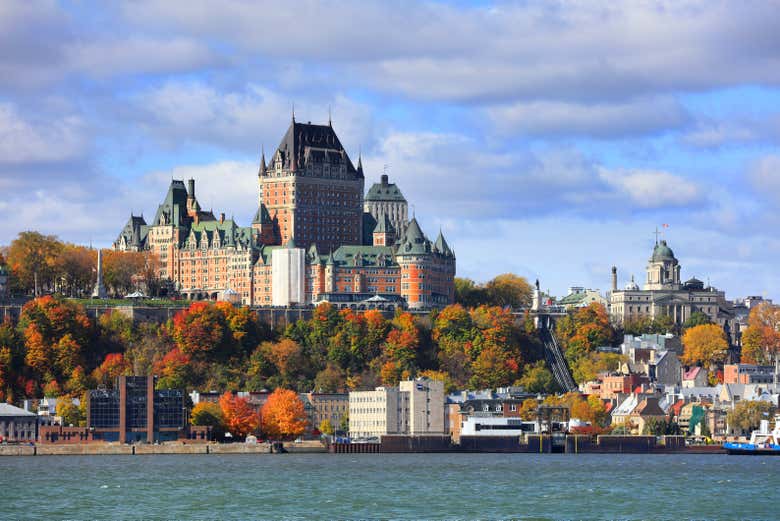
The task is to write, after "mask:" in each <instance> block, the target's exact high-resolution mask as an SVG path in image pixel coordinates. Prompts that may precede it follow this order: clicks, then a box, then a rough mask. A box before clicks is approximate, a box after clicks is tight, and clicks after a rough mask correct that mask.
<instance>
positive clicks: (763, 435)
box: [723, 419, 780, 456]
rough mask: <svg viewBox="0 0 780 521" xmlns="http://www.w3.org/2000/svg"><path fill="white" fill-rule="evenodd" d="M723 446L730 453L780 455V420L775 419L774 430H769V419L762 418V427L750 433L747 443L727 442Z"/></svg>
mask: <svg viewBox="0 0 780 521" xmlns="http://www.w3.org/2000/svg"><path fill="white" fill-rule="evenodd" d="M723 448H724V449H726V452H728V453H729V454H749V455H763V456H780V421H779V420H778V419H775V428H774V430H772V431H770V430H769V420H761V427H760V428H759V429H758V430H755V431H753V432H752V433H751V434H750V441H749V442H747V443H739V442H730V441H729V442H726V443H724V444H723Z"/></svg>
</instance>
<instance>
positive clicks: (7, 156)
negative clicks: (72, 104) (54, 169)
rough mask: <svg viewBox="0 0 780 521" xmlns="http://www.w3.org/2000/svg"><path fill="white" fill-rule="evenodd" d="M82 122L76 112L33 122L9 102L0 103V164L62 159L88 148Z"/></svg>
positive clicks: (73, 156) (67, 158) (83, 151)
mask: <svg viewBox="0 0 780 521" xmlns="http://www.w3.org/2000/svg"><path fill="white" fill-rule="evenodd" d="M87 143H88V141H87V138H86V136H85V125H84V122H83V121H82V119H81V118H80V117H78V116H75V115H66V116H62V117H60V118H57V119H55V120H53V121H37V122H32V121H29V120H27V119H25V118H24V117H23V116H22V115H21V114H19V111H18V110H17V109H16V107H15V106H14V105H12V104H10V103H0V163H25V162H35V163H43V162H52V161H64V160H69V159H73V158H76V157H79V156H81V155H82V154H84V153H85V151H86V149H87V146H88V145H87Z"/></svg>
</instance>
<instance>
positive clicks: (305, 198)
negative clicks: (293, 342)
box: [114, 118, 455, 309]
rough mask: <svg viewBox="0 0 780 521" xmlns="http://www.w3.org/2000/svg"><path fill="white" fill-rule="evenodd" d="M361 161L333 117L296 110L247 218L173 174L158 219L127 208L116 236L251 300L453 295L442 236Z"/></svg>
mask: <svg viewBox="0 0 780 521" xmlns="http://www.w3.org/2000/svg"><path fill="white" fill-rule="evenodd" d="M363 188H364V174H363V166H362V161H361V160H360V159H358V164H357V166H354V165H353V163H352V161H351V160H350V158H349V156H348V154H347V152H346V150H345V149H344V147H343V146H342V145H341V142H340V141H339V139H338V136H337V135H336V133H335V131H334V130H333V127H332V125H331V124H330V123H328V125H312V124H310V123H306V124H303V123H298V122H296V121H295V119H294V118H293V121H292V122H291V124H290V127H289V128H288V129H287V132H286V133H285V135H284V137H283V139H282V142H281V143H280V145H279V147H278V148H277V150H276V152H275V153H274V154H273V155H272V156H271V159H270V161H268V162H266V159H265V154H264V153H263V154H262V156H261V160H260V168H259V171H258V194H259V195H258V209H257V212H256V213H255V215H254V218H253V219H252V222H251V225H250V226H240V225H238V224H237V222H236V221H235V220H234V219H233V218H230V219H226V218H225V214H224V213H222V214H220V216H219V218H217V217H215V215H214V213H213V212H212V211H211V210H209V211H204V210H203V209H202V208H201V206H200V203H199V202H198V199H197V197H196V195H195V181H194V180H193V179H190V180H189V181H188V183H187V186H186V187H185V184H184V182H183V181H180V180H172V181H171V184H170V187H169V188H168V192H167V194H166V196H165V198H164V199H163V201H162V203H161V204H160V205H159V207H158V209H157V213H156V214H155V216H154V219H153V220H152V221H151V222H149V223H147V222H146V220H145V219H144V217H143V216H142V215H141V216H136V215H131V216H130V218H129V220H128V221H127V223H126V224H125V227H124V228H123V229H122V231H121V232H120V234H119V236H118V237H117V239H116V241H115V242H114V248H115V249H116V250H120V251H151V252H154V253H155V254H156V255H157V257H158V258H159V276H160V278H162V279H164V280H169V281H171V283H172V286H173V287H175V288H176V290H177V292H178V293H179V294H181V295H183V296H184V297H185V298H189V299H192V300H203V299H210V300H218V299H219V300H224V299H225V295H226V294H230V295H231V296H234V297H236V298H237V299H240V302H241V303H242V304H245V305H253V306H302V305H309V304H313V303H317V302H323V301H328V302H331V303H333V304H335V305H336V306H338V307H352V308H355V309H368V308H379V309H395V308H396V307H409V308H412V309H427V308H433V307H444V306H446V305H448V304H451V303H452V302H453V301H454V298H455V286H454V277H455V255H454V253H453V251H452V249H451V248H450V246H449V245H448V243H447V241H446V240H445V238H444V236H443V235H442V233H441V232H439V235H438V237H437V238H436V240H435V241H431V240H430V239H428V237H427V236H426V235H425V234H424V233H423V231H422V229H421V228H420V225H419V223H418V222H417V220H416V219H415V218H414V217H413V218H412V219H411V221H408V222H407V221H406V219H407V215H408V210H407V202H406V199H405V198H404V197H403V195H402V194H401V191H400V189H399V188H398V187H397V186H396V185H395V184H393V183H390V182H389V180H388V178H387V176H386V175H383V176H382V178H381V182H380V183H377V184H374V185H373V186H372V187H371V189H370V190H369V193H368V194H367V195H366V198H365V201H364V198H363Z"/></svg>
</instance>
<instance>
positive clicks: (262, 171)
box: [257, 145, 265, 177]
mask: <svg viewBox="0 0 780 521" xmlns="http://www.w3.org/2000/svg"><path fill="white" fill-rule="evenodd" d="M260 150H261V152H260V170H259V171H258V172H257V175H258V177H262V176H264V175H265V146H262V145H261V146H260Z"/></svg>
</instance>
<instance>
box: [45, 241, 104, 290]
mask: <svg viewBox="0 0 780 521" xmlns="http://www.w3.org/2000/svg"><path fill="white" fill-rule="evenodd" d="M96 263H97V254H96V253H95V251H94V250H91V249H89V248H85V247H84V246H77V245H75V244H63V245H62V247H61V249H60V251H59V255H58V257H57V259H56V260H55V263H54V264H55V269H56V271H57V275H58V280H59V292H60V293H62V294H63V295H66V296H69V297H83V296H84V295H89V294H90V293H91V291H92V289H93V287H94V285H95V277H96V275H95V267H96Z"/></svg>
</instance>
